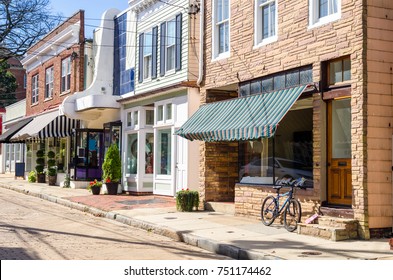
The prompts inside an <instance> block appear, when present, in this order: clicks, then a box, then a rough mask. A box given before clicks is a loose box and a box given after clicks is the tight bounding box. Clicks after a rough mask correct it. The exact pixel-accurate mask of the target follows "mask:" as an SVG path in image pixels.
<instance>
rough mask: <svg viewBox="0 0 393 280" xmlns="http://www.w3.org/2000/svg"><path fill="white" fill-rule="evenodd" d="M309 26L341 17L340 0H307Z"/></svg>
mask: <svg viewBox="0 0 393 280" xmlns="http://www.w3.org/2000/svg"><path fill="white" fill-rule="evenodd" d="M309 3H310V26H311V27H314V26H319V25H323V24H326V23H329V22H332V21H335V20H338V19H339V18H340V17H341V0H309Z"/></svg>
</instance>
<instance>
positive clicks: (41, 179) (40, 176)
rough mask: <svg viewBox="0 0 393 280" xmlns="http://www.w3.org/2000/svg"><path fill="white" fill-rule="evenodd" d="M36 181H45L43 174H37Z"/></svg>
mask: <svg viewBox="0 0 393 280" xmlns="http://www.w3.org/2000/svg"><path fill="white" fill-rule="evenodd" d="M37 183H45V174H43V173H41V174H37Z"/></svg>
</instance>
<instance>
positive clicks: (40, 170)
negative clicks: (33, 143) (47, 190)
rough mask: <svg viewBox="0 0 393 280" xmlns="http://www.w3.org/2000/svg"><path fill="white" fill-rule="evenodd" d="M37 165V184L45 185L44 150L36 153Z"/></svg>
mask: <svg viewBox="0 0 393 280" xmlns="http://www.w3.org/2000/svg"><path fill="white" fill-rule="evenodd" d="M36 156H37V160H36V163H37V165H36V166H35V171H36V173H37V183H45V172H44V164H45V159H44V150H38V151H37V153H36Z"/></svg>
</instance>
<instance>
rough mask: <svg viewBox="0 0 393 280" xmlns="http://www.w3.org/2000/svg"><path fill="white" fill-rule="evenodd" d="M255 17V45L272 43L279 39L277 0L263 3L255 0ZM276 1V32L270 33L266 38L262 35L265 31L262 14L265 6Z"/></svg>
mask: <svg viewBox="0 0 393 280" xmlns="http://www.w3.org/2000/svg"><path fill="white" fill-rule="evenodd" d="M254 3H255V7H254V9H255V12H254V15H255V18H254V46H255V47H260V46H263V45H266V44H270V43H272V42H275V41H277V39H278V36H277V33H278V5H277V0H266V2H264V3H261V0H255V1H254ZM273 3H274V6H275V12H274V34H273V35H270V36H268V37H266V38H263V37H262V32H263V20H262V15H263V8H264V7H265V6H270V5H272V4H273ZM269 16H270V14H269ZM271 21H272V19H271V18H270V19H269V25H270V24H271Z"/></svg>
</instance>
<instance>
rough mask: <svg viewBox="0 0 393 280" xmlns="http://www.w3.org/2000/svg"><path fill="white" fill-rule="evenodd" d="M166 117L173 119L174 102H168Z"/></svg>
mask: <svg viewBox="0 0 393 280" xmlns="http://www.w3.org/2000/svg"><path fill="white" fill-rule="evenodd" d="M166 119H167V120H171V119H172V104H166Z"/></svg>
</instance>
